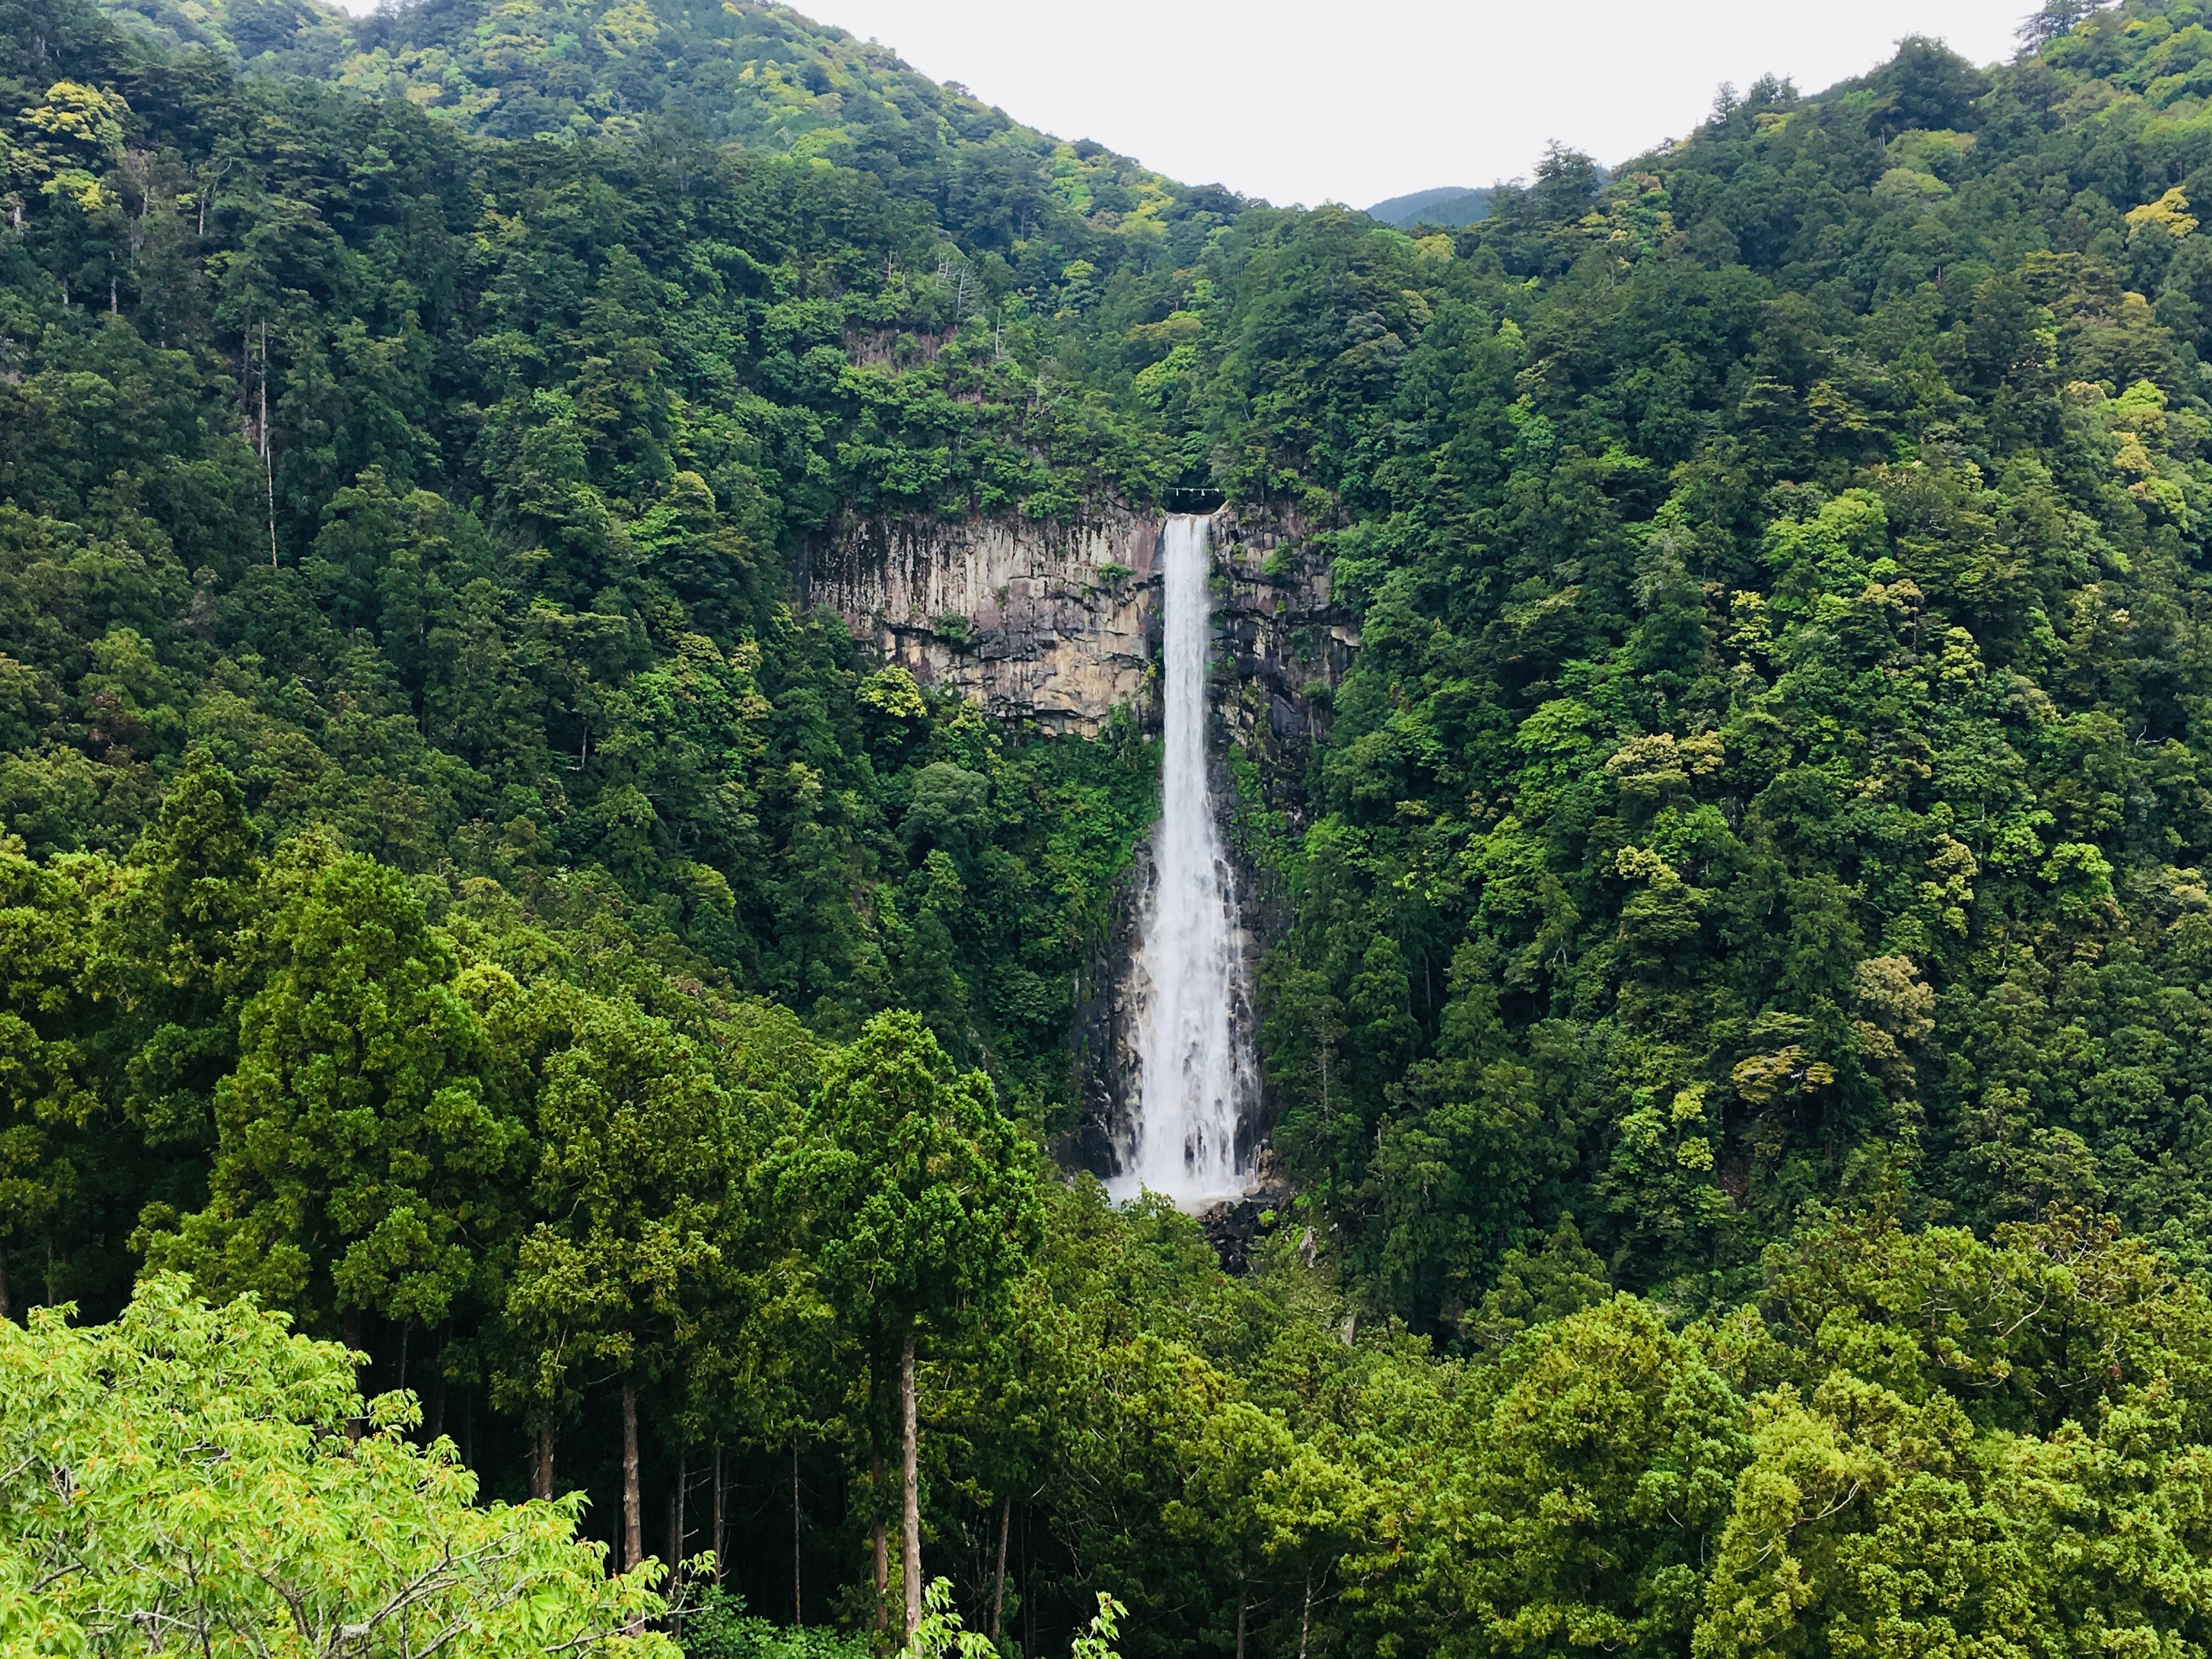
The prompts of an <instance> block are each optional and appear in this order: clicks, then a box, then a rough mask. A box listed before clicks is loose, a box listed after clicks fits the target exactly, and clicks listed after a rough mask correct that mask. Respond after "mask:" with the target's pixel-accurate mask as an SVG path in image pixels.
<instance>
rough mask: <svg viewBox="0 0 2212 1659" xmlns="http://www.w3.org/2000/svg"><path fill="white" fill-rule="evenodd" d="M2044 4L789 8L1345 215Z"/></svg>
mask: <svg viewBox="0 0 2212 1659" xmlns="http://www.w3.org/2000/svg"><path fill="white" fill-rule="evenodd" d="M2037 3H2038V0H1841V3H1834V0H1827V3H1814V0H1551V3H1539V4H1528V3H1521V4H1510V5H1508V4H1500V3H1497V0H1457V3H1454V0H1352V3H1345V0H1333V3H1325V0H1106V3H1096V0H1091V3H1072V0H798V4H797V9H799V11H801V12H803V13H805V15H809V16H811V17H814V18H817V19H818V20H819V21H823V22H826V23H836V24H837V25H839V26H840V27H843V28H847V29H849V30H851V31H852V32H853V33H854V34H857V35H860V36H861V37H862V38H863V39H865V38H866V37H868V36H870V35H872V36H874V37H875V38H876V39H878V40H881V41H883V42H884V44H885V45H887V46H891V47H892V48H894V49H895V50H896V51H897V52H899V54H900V55H901V56H902V57H903V58H905V59H906V60H907V62H908V63H910V64H913V65H914V66H915V68H916V69H919V70H921V71H922V72H923V73H924V74H926V75H928V76H932V77H933V78H935V79H938V80H945V81H958V82H962V83H963V84H964V85H965V86H966V87H967V88H969V91H971V92H973V93H975V94H976V95H977V96H978V97H980V98H982V99H984V100H987V101H988V102H990V103H994V104H996V105H998V106H1000V108H1002V109H1004V110H1005V111H1006V112H1007V113H1008V114H1010V115H1012V116H1013V117H1014V118H1016V119H1018V120H1021V121H1025V122H1027V123H1029V124H1030V125H1032V126H1036V127H1041V128H1042V129H1043V130H1044V131H1048V132H1053V133H1057V134H1058V135H1060V137H1064V138H1096V139H1097V140H1098V142H1099V143H1103V144H1109V145H1111V146H1112V147H1113V148H1114V149H1117V150H1121V151H1122V152H1123V153H1124V154H1127V155H1134V156H1136V157H1137V158H1138V159H1139V160H1140V161H1144V162H1145V163H1146V165H1147V166H1150V167H1157V168H1158V169H1159V170H1160V171H1161V172H1163V173H1167V174H1168V175H1169V176H1170V177H1171V178H1176V179H1182V180H1184V181H1185V182H1187V183H1190V184H1210V183H1220V184H1225V185H1229V186H1231V188H1232V189H1236V190H1239V191H1244V192H1246V193H1247V194H1249V195H1255V196H1264V197H1267V198H1268V199H1269V200H1271V201H1274V202H1277V203H1283V204H1288V203H1291V202H1304V203H1307V204H1313V203H1317V202H1322V201H1340V202H1347V203H1350V204H1352V205H1353V206H1355V207H1365V206H1367V205H1368V204H1370V203H1371V202H1374V201H1376V200H1378V199H1380V198H1382V197H1388V196H1396V195H1401V194H1402V193H1404V192H1406V191H1413V190H1422V189H1425V188H1427V187H1428V186H1430V185H1470V186H1473V185H1486V184H1489V183H1491V182H1492V180H1494V179H1499V178H1514V177H1516V176H1521V175H1524V174H1526V173H1528V171H1529V170H1530V167H1531V164H1532V163H1533V161H1534V159H1535V157H1536V155H1537V154H1538V153H1539V152H1540V151H1541V149H1542V148H1543V145H1544V143H1545V141H1546V140H1547V139H1550V138H1559V139H1560V140H1562V141H1564V142H1565V143H1570V144H1572V145H1575V146H1577V147H1578V148H1580V149H1585V150H1588V151H1589V153H1590V154H1592V155H1595V156H1596V157H1597V158H1598V160H1599V161H1604V162H1608V163H1610V162H1613V161H1621V160H1624V159H1626V157H1628V156H1630V155H1635V154H1637V153H1638V151H1640V150H1643V149H1647V148H1649V147H1650V145H1651V144H1653V143H1656V142H1657V141H1658V140H1659V139H1661V138H1664V137H1674V136H1678V135H1680V134H1681V133H1684V132H1686V131H1688V130H1689V129H1690V128H1692V126H1694V125H1697V123H1698V121H1699V119H1700V118H1702V117H1703V116H1704V114H1705V112H1706V111H1707V110H1708V109H1709V108H1711V105H1712V99H1713V92H1714V89H1715V88H1717V86H1718V85H1719V84H1720V83H1721V82H1723V81H1733V82H1735V83H1736V84H1737V85H1738V86H1745V85H1747V84H1749V83H1750V82H1752V81H1753V80H1756V79H1757V78H1758V77H1759V75H1761V74H1762V73H1764V72H1765V71H1768V70H1771V71H1772V72H1774V73H1775V74H1777V75H1783V76H1790V78H1791V79H1793V80H1795V81H1796V82H1797V84H1798V86H1799V88H1802V89H1803V90H1805V91H1808V92H1809V91H1813V90H1815V89H1817V88H1821V87H1825V86H1829V85H1832V83H1834V82H1837V81H1840V80H1843V79H1844V78H1846V77H1848V76H1853V75H1857V74H1859V73H1861V72H1863V71H1864V70H1867V69H1869V68H1871V67H1872V66H1873V65H1874V64H1876V63H1878V62H1880V61H1881V59H1882V58H1887V56H1888V55H1889V52H1890V46H1891V43H1892V42H1893V41H1895V40H1897V39H1898V38H1899V36H1902V35H1905V34H1911V33H1922V34H1933V35H1939V36H1941V37H1942V38H1944V39H1945V40H1948V41H1949V42H1950V43H1951V45H1952V46H1953V47H1954V49H1956V50H1957V51H1959V52H1962V53H1964V54H1965V55H1966V57H1968V58H1972V59H1973V60H1974V61H1975V62H1976V63H1981V64H1985V63H1990V62H1993V61H1996V60H1997V59H1999V58H2008V57H2009V56H2010V55H2011V52H2012V34H2013V30H2014V29H2015V27H2017V26H2018V25H2019V22H2020V20H2021V17H2022V16H2024V15H2026V14H2027V12H2029V11H2030V10H2033V9H2036V6H2037Z"/></svg>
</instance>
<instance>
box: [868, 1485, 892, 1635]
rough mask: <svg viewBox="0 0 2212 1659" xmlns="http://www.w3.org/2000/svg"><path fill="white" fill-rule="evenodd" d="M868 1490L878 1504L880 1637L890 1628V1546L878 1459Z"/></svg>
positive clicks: (877, 1540)
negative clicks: (885, 1531) (887, 1539)
mask: <svg viewBox="0 0 2212 1659" xmlns="http://www.w3.org/2000/svg"><path fill="white" fill-rule="evenodd" d="M868 1490H869V1492H871V1493H872V1494H873V1496H874V1498H875V1500H876V1503H877V1504H878V1508H877V1510H876V1632H877V1634H878V1635H879V1636H880V1635H887V1634H889V1633H890V1627H891V1601H890V1582H891V1553H890V1546H889V1545H888V1543H887V1542H886V1541H885V1540H884V1512H883V1510H882V1508H881V1505H882V1504H883V1501H884V1497H883V1493H884V1460H883V1459H882V1458H880V1457H878V1458H877V1459H876V1460H875V1462H874V1463H873V1464H872V1466H871V1468H870V1470H869V1478H868ZM877 1645H878V1646H879V1647H880V1646H881V1645H882V1644H881V1643H878V1644H877Z"/></svg>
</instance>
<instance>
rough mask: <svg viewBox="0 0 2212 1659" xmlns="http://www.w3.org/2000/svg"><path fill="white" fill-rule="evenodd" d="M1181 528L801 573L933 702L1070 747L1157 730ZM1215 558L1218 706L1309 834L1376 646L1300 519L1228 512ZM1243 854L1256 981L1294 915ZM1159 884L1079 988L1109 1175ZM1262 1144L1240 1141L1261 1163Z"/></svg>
mask: <svg viewBox="0 0 2212 1659" xmlns="http://www.w3.org/2000/svg"><path fill="white" fill-rule="evenodd" d="M1161 527H1162V526H1161V520H1160V519H1159V518H1158V515H1156V514H1145V515H1141V516H1140V515H1138V514H1135V513H1126V512H1120V511H1109V512H1106V513H1099V514H1096V515H1094V516H1092V517H1091V518H1089V519H1087V520H1084V521H1083V522H1081V523H1079V524H1073V525H1070V524H1038V523H1034V522H1030V521H1027V520H1000V519H987V520H965V521H961V522H945V521H942V520H865V521H862V522H860V523H859V524H857V525H855V526H853V527H852V528H851V529H850V530H849V531H848V532H847V533H845V534H844V535H842V536H840V537H838V538H836V539H835V540H832V541H828V542H825V543H823V544H818V545H817V546H816V547H815V548H813V549H811V550H809V552H808V554H807V556H806V557H805V560H804V562H802V564H801V566H800V568H799V569H798V570H797V571H796V572H795V573H794V574H795V575H796V577H797V579H798V585H799V594H800V598H801V602H802V603H804V604H807V605H822V606H827V607H829V608H830V609H832V610H835V611H836V612H837V613H838V614H839V615H840V616H842V617H843V618H844V620H845V623H846V625H847V626H848V627H849V628H850V629H852V630H853V632H854V635H856V636H857V637H860V638H861V639H866V640H870V641H873V642H874V643H875V645H876V646H877V647H878V649H880V650H881V651H882V652H883V653H884V656H885V657H886V658H887V659H890V660H891V661H893V662H897V663H900V664H902V665H905V666H906V667H907V668H908V670H909V671H912V672H913V674H914V676H915V678H916V679H917V680H918V681H920V682H921V684H924V685H927V686H935V687H945V688H952V689H957V690H960V691H962V692H963V693H965V694H966V695H967V696H970V697H973V698H975V700H976V701H977V702H980V703H981V704H982V705H983V706H984V707H985V708H987V709H988V710H989V711H990V712H991V713H992V714H995V715H998V716H1000V717H1001V718H1004V719H1012V720H1024V719H1026V720H1036V721H1038V722H1039V723H1040V724H1042V725H1044V726H1048V727H1050V728H1053V729H1054V730H1060V731H1074V732H1085V733H1086V734H1090V733H1096V732H1098V731H1099V730H1100V729H1101V728H1103V726H1105V725H1106V723H1107V722H1108V721H1109V720H1110V719H1112V718H1113V715H1114V711H1115V709H1116V708H1127V710H1128V711H1129V712H1130V714H1132V715H1133V716H1134V717H1135V718H1136V719H1137V720H1139V722H1140V723H1141V724H1143V725H1145V726H1148V727H1155V726H1157V725H1158V719H1159V710H1158V669H1157V666H1156V665H1157V663H1158V654H1159V644H1160V623H1161V618H1160V535H1161ZM1212 547H1213V559H1214V571H1215V575H1214V615H1215V629H1216V632H1215V650H1214V655H1213V659H1212V696H1213V702H1214V706H1215V708H1216V709H1217V710H1218V712H1219V714H1220V715H1221V720H1222V729H1224V730H1225V731H1226V732H1227V733H1228V735H1229V738H1230V740H1231V743H1233V744H1235V745H1236V746H1237V748H1238V749H1239V750H1243V752H1244V753H1245V754H1246V755H1248V756H1249V757H1251V758H1252V759H1253V760H1254V761H1255V762H1256V763H1257V765H1256V768H1255V771H1256V775H1257V778H1258V781H1259V786H1260V790H1261V796H1262V799H1261V801H1260V802H1259V803H1256V804H1257V805H1262V806H1264V807H1265V808H1266V809H1267V810H1268V811H1273V812H1279V813H1281V814H1283V815H1284V816H1285V817H1286V818H1287V819H1288V820H1289V822H1290V823H1291V825H1292V826H1293V827H1296V826H1298V825H1300V824H1302V823H1303V822H1304V818H1305V816H1306V799H1305V775H1306V767H1307V762H1308V760H1309V758H1310V755H1311V750H1312V745H1313V744H1314V743H1315V741H1316V739H1318V738H1320V737H1321V735H1322V732H1324V731H1325V730H1326V728H1327V723H1328V709H1329V707H1330V702H1331V698H1332V696H1333V694H1334V691H1335V689H1336V685H1337V683H1338V682H1339V681H1340V679H1341V678H1343V676H1344V671H1345V670H1346V668H1347V667H1349V666H1350V665H1351V661H1352V653H1353V651H1354V650H1355V649H1356V647H1358V634H1357V632H1356V631H1355V630H1354V629H1352V628H1351V627H1350V626H1349V625H1348V624H1347V623H1346V619H1345V618H1344V617H1343V615H1342V614H1341V613H1340V612H1339V611H1337V609H1336V608H1335V606H1334V603H1333V600H1332V596H1331V593H1330V590H1329V581H1328V570H1327V568H1326V563H1325V562H1324V561H1323V560H1322V558H1320V557H1319V556H1316V554H1314V553H1313V552H1312V550H1311V544H1310V534H1309V531H1308V527H1307V526H1305V525H1304V524H1303V523H1302V522H1300V521H1299V520H1297V519H1295V518H1293V517H1290V516H1287V515H1271V514H1265V513H1253V512H1250V511H1249V510H1240V509H1237V508H1233V507H1231V508H1225V509H1224V510H1222V511H1221V512H1219V513H1215V514H1214V515H1213V536H1212ZM1214 787H1215V792H1216V795H1217V797H1218V799H1220V800H1222V801H1223V802H1225V803H1237V788H1236V785H1235V782H1234V781H1233V779H1232V776H1231V769H1230V767H1229V765H1228V757H1227V755H1226V754H1218V755H1217V756H1216V757H1215V766H1214ZM1248 804H1249V803H1248ZM1231 810H1232V811H1233V810H1234V807H1233V806H1232V809H1231ZM1231 846H1232V853H1231V858H1232V860H1233V861H1234V862H1235V863H1236V864H1237V871H1236V878H1237V890H1238V894H1239V898H1240V901H1241V902H1242V905H1243V915H1244V918H1245V922H1246V928H1245V940H1244V945H1245V955H1246V958H1247V962H1248V965H1249V967H1251V968H1252V969H1256V968H1257V963H1258V956H1259V952H1260V951H1261V949H1262V948H1263V946H1264V945H1265V943H1266V942H1267V939H1270V938H1271V937H1273V934H1274V933H1275V932H1276V931H1277V929H1278V926H1279V917H1280V915H1282V912H1283V906H1282V903H1281V900H1280V896H1279V895H1278V894H1277V893H1276V891H1275V890H1274V888H1273V884H1272V883H1271V881H1270V879H1269V873H1268V872H1267V871H1266V870H1264V869H1262V868H1260V867H1258V866H1256V865H1255V863H1254V862H1253V861H1252V860H1250V859H1249V857H1246V856H1242V855H1241V854H1240V852H1239V851H1238V850H1236V849H1237V839H1236V837H1234V836H1232V837H1231ZM1151 883H1152V854H1151V848H1150V847H1149V846H1145V847H1140V848H1139V849H1138V854H1137V856H1136V858H1135V859H1133V860H1132V863H1131V869H1130V874H1129V878H1128V879H1127V881H1126V882H1125V883H1124V884H1123V886H1122V890H1121V894H1120V896H1119V897H1118V898H1117V901H1116V902H1115V914H1114V916H1113V919H1112V923H1111V926H1110V927H1109V930H1108V933H1107V936H1106V937H1105V938H1103V939H1100V940H1099V941H1098V948H1097V952H1096V954H1095V957H1094V958H1093V961H1092V963H1091V968H1090V970H1089V971H1088V972H1087V973H1086V974H1085V975H1084V976H1083V981H1082V982H1081V983H1080V984H1079V985H1078V986H1077V987H1076V1005H1077V1006H1076V1018H1075V1023H1074V1029H1073V1033H1072V1037H1073V1046H1074V1051H1075V1058H1076V1065H1077V1069H1078V1072H1079V1075H1080V1077H1081V1079H1082V1087H1083V1106H1084V1113H1083V1117H1084V1121H1083V1124H1082V1126H1081V1127H1080V1128H1079V1130H1078V1131H1077V1132H1076V1133H1074V1134H1073V1136H1071V1137H1070V1139H1069V1140H1068V1142H1067V1143H1066V1145H1065V1146H1063V1148H1062V1156H1063V1158H1066V1161H1067V1162H1069V1163H1071V1164H1077V1165H1079V1166H1080V1167H1083V1168H1087V1169H1090V1170H1093V1171H1095V1172H1096V1173H1097V1174H1099V1175H1101V1176H1104V1175H1108V1174H1111V1173H1113V1172H1114V1169H1115V1158H1116V1151H1115V1149H1116V1147H1117V1146H1121V1145H1126V1144H1127V1102H1128V1100H1129V1097H1130V1092H1131V1091H1130V1090H1129V1087H1128V1083H1129V1080H1130V1079H1132V1077H1133V1075H1134V1069H1135V1060H1136V1048H1135V1036H1136V1031H1135V1008H1134V998H1133V995H1131V994H1130V989H1131V980H1132V971H1131V970H1132V967H1133V963H1134V961H1135V958H1136V951H1137V945H1138V938H1137V933H1138V918H1139V915H1141V913H1142V910H1143V907H1144V902H1145V897H1146V893H1147V891H1148V890H1149V889H1150V886H1151ZM1260 1127H1261V1126H1259V1125H1256V1124H1255V1125H1254V1126H1252V1134H1251V1135H1250V1136H1249V1137H1240V1139H1246V1140H1247V1142H1248V1146H1249V1142H1250V1140H1251V1139H1256V1136H1257V1134H1258V1132H1259V1129H1260Z"/></svg>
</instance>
